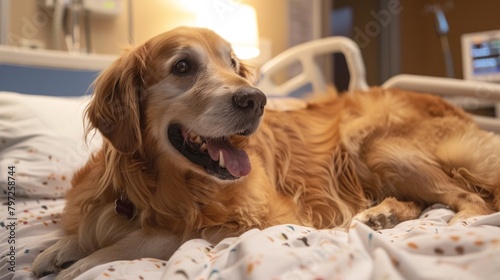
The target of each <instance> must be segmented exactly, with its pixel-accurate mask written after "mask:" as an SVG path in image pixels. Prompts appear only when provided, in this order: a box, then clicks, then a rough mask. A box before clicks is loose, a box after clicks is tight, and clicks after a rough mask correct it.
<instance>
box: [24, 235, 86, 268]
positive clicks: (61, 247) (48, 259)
mask: <svg viewBox="0 0 500 280" xmlns="http://www.w3.org/2000/svg"><path fill="white" fill-rule="evenodd" d="M82 257H83V256H82V254H81V251H80V249H79V247H78V244H77V240H76V238H73V237H65V238H63V239H61V240H59V241H58V242H57V243H55V244H54V245H52V246H50V247H49V248H48V249H46V250H45V251H43V252H41V253H40V254H38V256H37V257H36V258H35V261H34V262H33V264H32V266H31V272H32V273H33V274H34V275H35V276H36V277H37V278H41V277H43V276H46V275H49V274H53V273H58V272H59V271H61V270H62V269H65V268H68V267H69V266H71V264H73V263H74V262H75V261H76V260H78V259H80V258H82Z"/></svg>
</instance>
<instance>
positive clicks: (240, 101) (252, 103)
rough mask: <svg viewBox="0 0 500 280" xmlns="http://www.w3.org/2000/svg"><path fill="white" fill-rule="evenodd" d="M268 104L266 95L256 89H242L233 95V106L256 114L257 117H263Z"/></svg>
mask: <svg viewBox="0 0 500 280" xmlns="http://www.w3.org/2000/svg"><path fill="white" fill-rule="evenodd" d="M266 102H267V98H266V95H265V94H264V93H263V92H262V91H260V90H259V89H256V88H254V87H249V88H244V89H241V90H239V91H238V92H236V93H235V94H234V95H233V104H234V105H235V106H236V108H238V109H241V110H244V111H248V113H254V114H255V115H254V116H255V117H260V116H262V114H263V113H264V106H266Z"/></svg>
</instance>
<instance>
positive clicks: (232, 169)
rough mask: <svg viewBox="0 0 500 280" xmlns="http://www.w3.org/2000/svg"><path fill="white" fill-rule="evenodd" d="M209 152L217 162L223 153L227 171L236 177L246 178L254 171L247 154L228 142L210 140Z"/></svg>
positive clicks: (208, 144) (208, 143)
mask: <svg viewBox="0 0 500 280" xmlns="http://www.w3.org/2000/svg"><path fill="white" fill-rule="evenodd" d="M207 150H208V153H209V154H210V157H211V158H212V159H213V160H215V161H218V160H219V153H220V151H222V155H223V156H224V164H225V165H226V169H227V170H228V171H229V173H231V174H232V175H233V176H235V177H242V176H246V175H248V173H250V170H251V169H252V166H251V165H250V159H249V158H248V155H247V153H245V151H243V150H240V149H237V148H236V147H234V146H233V145H231V144H229V143H228V142H227V141H223V140H208V141H207Z"/></svg>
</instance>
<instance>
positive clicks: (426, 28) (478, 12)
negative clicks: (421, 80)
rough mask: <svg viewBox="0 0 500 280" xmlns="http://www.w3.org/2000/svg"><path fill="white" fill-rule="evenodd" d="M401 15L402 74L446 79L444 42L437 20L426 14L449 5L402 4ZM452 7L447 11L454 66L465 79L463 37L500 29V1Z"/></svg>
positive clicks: (428, 1) (485, 0) (483, 0)
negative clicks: (428, 9)
mask: <svg viewBox="0 0 500 280" xmlns="http://www.w3.org/2000/svg"><path fill="white" fill-rule="evenodd" d="M402 2H403V3H404V6H403V7H404V9H403V10H402V12H401V17H400V19H401V25H400V26H401V33H400V34H401V72H402V73H408V74H419V75H430V76H441V77H446V76H447V73H446V67H445V63H444V56H443V52H442V50H441V42H440V39H439V37H438V36H437V34H436V27H435V19H434V17H433V15H432V14H431V13H428V12H425V6H426V5H427V4H432V3H436V2H438V3H441V4H442V5H443V6H445V5H446V1H431V0H425V1H407V0H402ZM453 5H454V6H453V7H450V8H449V9H445V14H446V17H447V19H448V24H449V26H450V32H449V34H448V40H449V44H450V49H451V53H452V57H453V62H454V72H455V77H456V78H463V72H462V51H461V42H460V37H461V35H462V34H464V33H472V32H479V31H488V30H498V29H500V20H498V19H499V11H500V1H498V0H481V1H464V0H455V1H453Z"/></svg>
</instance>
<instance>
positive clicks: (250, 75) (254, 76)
mask: <svg viewBox="0 0 500 280" xmlns="http://www.w3.org/2000/svg"><path fill="white" fill-rule="evenodd" d="M239 74H240V76H242V77H243V78H245V79H247V80H248V81H250V83H251V84H252V85H255V84H257V82H258V77H259V75H258V71H257V69H256V68H255V67H254V66H251V65H249V64H247V63H245V62H243V61H240V71H239Z"/></svg>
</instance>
